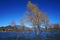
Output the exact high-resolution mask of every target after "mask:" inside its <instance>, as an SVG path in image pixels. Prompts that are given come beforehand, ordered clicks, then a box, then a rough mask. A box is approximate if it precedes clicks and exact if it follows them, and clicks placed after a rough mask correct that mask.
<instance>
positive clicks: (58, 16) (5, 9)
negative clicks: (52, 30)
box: [0, 0, 60, 26]
mask: <svg viewBox="0 0 60 40" xmlns="http://www.w3.org/2000/svg"><path fill="white" fill-rule="evenodd" d="M28 1H29V0H0V26H6V25H9V24H10V23H11V21H13V20H14V21H15V22H16V24H19V19H20V18H23V15H24V13H25V12H26V7H27V3H28ZM30 1H31V2H32V3H34V4H36V5H37V6H38V7H39V9H40V10H42V11H43V12H46V13H47V14H48V17H49V20H50V23H56V22H60V0H30Z"/></svg>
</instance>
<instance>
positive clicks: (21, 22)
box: [20, 19, 25, 31]
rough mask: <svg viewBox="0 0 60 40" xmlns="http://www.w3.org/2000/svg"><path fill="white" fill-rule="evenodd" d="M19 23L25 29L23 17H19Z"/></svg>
mask: <svg viewBox="0 0 60 40" xmlns="http://www.w3.org/2000/svg"><path fill="white" fill-rule="evenodd" d="M20 24H21V26H22V28H23V31H25V22H24V20H23V19H20Z"/></svg>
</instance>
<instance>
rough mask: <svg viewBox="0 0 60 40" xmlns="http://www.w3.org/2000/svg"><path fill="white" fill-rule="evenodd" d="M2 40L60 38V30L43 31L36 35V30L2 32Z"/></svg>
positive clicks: (46, 39)
mask: <svg viewBox="0 0 60 40" xmlns="http://www.w3.org/2000/svg"><path fill="white" fill-rule="evenodd" d="M0 40H60V32H48V33H47V34H46V32H41V33H39V35H38V36H35V33H34V32H30V33H29V32H25V33H24V35H23V33H22V32H0Z"/></svg>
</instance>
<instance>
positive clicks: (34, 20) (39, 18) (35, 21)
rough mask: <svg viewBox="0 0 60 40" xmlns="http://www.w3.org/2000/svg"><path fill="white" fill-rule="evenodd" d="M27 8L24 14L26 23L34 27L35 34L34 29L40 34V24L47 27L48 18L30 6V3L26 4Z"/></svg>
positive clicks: (35, 7)
mask: <svg viewBox="0 0 60 40" xmlns="http://www.w3.org/2000/svg"><path fill="white" fill-rule="evenodd" d="M27 8H28V9H27V13H26V18H27V19H28V22H30V23H31V24H32V26H34V28H35V32H37V31H36V28H37V29H38V31H39V32H40V27H41V24H42V22H44V23H45V24H46V25H48V17H47V16H46V15H45V14H44V12H42V11H40V10H39V9H38V7H37V6H36V5H34V4H32V3H31V2H30V1H29V2H28V5H27ZM46 28H47V27H46Z"/></svg>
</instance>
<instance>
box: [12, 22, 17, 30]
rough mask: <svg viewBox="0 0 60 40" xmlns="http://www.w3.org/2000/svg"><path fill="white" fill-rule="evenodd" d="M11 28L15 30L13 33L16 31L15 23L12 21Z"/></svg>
mask: <svg viewBox="0 0 60 40" xmlns="http://www.w3.org/2000/svg"><path fill="white" fill-rule="evenodd" d="M11 26H12V27H14V30H15V31H17V27H16V23H15V21H12V22H11Z"/></svg>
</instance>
